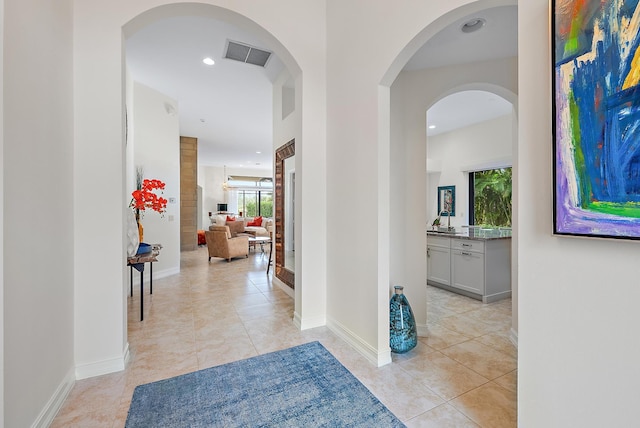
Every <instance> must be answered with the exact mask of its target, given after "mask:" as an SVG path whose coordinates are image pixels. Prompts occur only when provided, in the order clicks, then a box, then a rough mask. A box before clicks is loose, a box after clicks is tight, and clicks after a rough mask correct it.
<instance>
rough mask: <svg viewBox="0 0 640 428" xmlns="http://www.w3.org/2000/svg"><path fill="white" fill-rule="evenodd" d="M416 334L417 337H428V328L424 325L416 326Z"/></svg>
mask: <svg viewBox="0 0 640 428" xmlns="http://www.w3.org/2000/svg"><path fill="white" fill-rule="evenodd" d="M416 332H417V333H418V337H427V336H428V335H429V328H428V327H427V325H426V324H416Z"/></svg>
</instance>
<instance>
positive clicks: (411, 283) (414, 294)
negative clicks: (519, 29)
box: [380, 1, 518, 338]
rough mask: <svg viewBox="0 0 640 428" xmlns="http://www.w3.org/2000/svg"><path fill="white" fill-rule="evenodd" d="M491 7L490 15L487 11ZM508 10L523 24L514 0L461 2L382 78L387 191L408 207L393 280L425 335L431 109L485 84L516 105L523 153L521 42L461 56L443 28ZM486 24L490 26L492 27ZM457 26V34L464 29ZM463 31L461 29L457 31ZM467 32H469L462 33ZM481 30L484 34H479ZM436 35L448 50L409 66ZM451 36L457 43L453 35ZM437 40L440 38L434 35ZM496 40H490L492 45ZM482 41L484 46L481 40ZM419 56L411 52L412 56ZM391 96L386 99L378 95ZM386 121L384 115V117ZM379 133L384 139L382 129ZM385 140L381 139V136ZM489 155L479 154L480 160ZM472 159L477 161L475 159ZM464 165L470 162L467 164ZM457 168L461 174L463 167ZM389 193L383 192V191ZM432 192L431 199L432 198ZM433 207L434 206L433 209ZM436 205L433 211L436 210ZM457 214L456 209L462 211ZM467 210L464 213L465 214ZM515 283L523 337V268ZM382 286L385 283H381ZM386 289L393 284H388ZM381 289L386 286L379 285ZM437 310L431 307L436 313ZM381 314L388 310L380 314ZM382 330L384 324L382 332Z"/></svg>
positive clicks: (395, 229) (394, 250)
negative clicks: (505, 49) (490, 53)
mask: <svg viewBox="0 0 640 428" xmlns="http://www.w3.org/2000/svg"><path fill="white" fill-rule="evenodd" d="M485 13H486V14H487V16H486V17H485V15H484V14H485ZM496 13H497V14H507V15H509V16H510V20H511V22H510V23H509V25H510V26H511V30H513V29H514V28H515V26H516V25H517V5H516V3H515V2H513V1H478V2H474V3H472V4H468V5H465V6H463V7H460V8H458V9H455V10H453V11H451V12H449V13H447V14H445V15H443V16H441V17H439V18H438V19H437V20H435V21H434V22H432V23H431V24H429V25H428V26H427V27H426V28H425V29H424V30H423V31H422V32H420V34H419V35H418V36H416V37H415V38H414V39H413V40H412V41H411V42H410V43H409V44H407V46H406V47H405V49H404V50H403V51H402V52H401V54H400V55H399V56H398V57H397V58H396V61H394V64H393V65H392V67H390V68H389V70H388V71H387V73H386V74H385V76H384V77H383V79H382V81H381V87H380V89H381V93H383V94H385V95H384V96H385V97H386V96H387V93H386V86H387V85H388V86H389V95H388V96H389V98H390V102H389V105H390V110H391V114H390V116H391V120H389V119H386V122H387V123H390V128H389V133H388V135H390V137H389V142H388V144H389V148H390V157H389V171H390V173H389V175H390V178H389V188H391V189H393V191H392V192H390V195H389V196H386V197H388V198H389V201H390V202H389V205H390V206H392V207H403V209H404V212H403V216H402V219H403V221H402V222H401V223H402V224H400V222H393V221H391V222H390V228H389V234H390V243H391V251H390V255H389V260H390V262H389V263H390V278H389V279H390V281H389V285H391V284H403V285H405V294H406V295H407V297H408V299H409V301H410V302H411V305H412V307H413V308H414V312H415V313H416V321H417V325H418V333H419V335H422V336H426V335H427V334H428V332H429V329H428V325H427V323H428V321H430V315H429V312H428V308H427V298H426V292H425V284H426V281H427V268H426V246H427V245H426V244H427V242H426V241H427V238H426V236H425V234H419V233H416V231H420V230H424V229H426V227H427V226H430V225H431V222H430V221H429V220H431V221H432V220H433V218H430V217H433V215H432V214H433V213H431V212H430V211H429V212H428V209H431V208H430V207H429V206H430V205H431V204H434V203H437V202H434V201H435V200H433V199H434V198H435V197H436V195H435V194H434V195H431V196H430V195H429V193H428V189H429V187H428V181H429V179H428V177H427V175H428V174H427V172H428V171H427V170H428V169H429V166H428V165H427V159H428V157H427V150H428V149H427V145H428V138H427V111H428V110H429V108H430V107H431V106H433V105H434V104H435V103H437V102H438V101H439V100H441V99H443V98H445V97H446V96H448V95H451V94H454V93H458V92H462V91H470V90H481V91H486V92H490V93H493V94H495V95H497V96H499V97H501V98H504V99H505V100H507V101H508V102H509V103H511V104H512V106H513V108H512V114H511V115H510V117H511V118H512V119H509V120H508V121H509V123H510V125H507V126H508V127H509V129H508V130H507V131H506V132H507V134H508V136H507V138H509V141H510V142H511V143H512V149H513V159H515V158H516V156H515V154H516V153H517V95H516V94H517V43H515V42H514V44H515V46H516V52H514V53H513V54H511V55H504V56H501V57H497V58H496V57H480V56H479V57H474V59H473V61H467V58H457V59H456V58H455V52H456V49H455V45H447V46H444V47H443V46H440V45H441V44H442V43H444V42H443V40H444V39H443V35H446V34H449V33H451V34H454V33H455V32H458V33H459V32H460V30H461V28H462V26H464V24H465V23H466V22H467V21H469V20H471V19H477V18H482V19H485V18H486V19H487V20H488V19H490V17H491V16H492V14H496ZM487 27H488V26H487ZM458 33H455V34H458ZM456 37H458V36H456ZM459 37H460V38H461V39H462V38H463V37H464V36H463V35H460V36H459ZM478 37H479V36H478ZM433 40H440V42H439V43H438V48H439V49H442V50H446V52H445V53H446V55H447V56H450V57H445V56H444V55H445V53H442V56H440V54H439V53H438V49H432V50H431V55H432V56H431V57H429V58H427V62H429V61H433V66H424V67H411V66H407V64H412V63H413V64H415V63H416V60H415V58H413V57H414V54H416V53H417V52H420V51H421V49H422V47H423V46H425V47H426V48H427V49H428V47H429V44H430V43H431V42H432V41H433ZM448 40H449V42H451V43H453V42H452V41H451V39H448ZM434 44H435V42H434ZM491 47H492V46H485V49H486V48H491ZM478 48H479V47H478ZM412 58H413V59H412ZM380 102H381V103H385V99H384V98H380ZM381 121H382V122H384V121H385V118H383V117H381ZM380 138H381V139H383V140H384V139H386V138H387V137H386V135H385V134H384V133H382V134H381V137H380ZM381 144H382V142H381ZM481 162H483V160H480V159H478V161H477V163H481ZM471 163H473V162H471ZM513 166H514V169H515V171H514V177H516V176H517V165H515V164H514V165H513ZM465 167H468V165H466V166H465ZM458 174H462V173H461V172H460V171H458ZM384 196H385V195H383V197H384ZM427 198H431V199H432V200H430V203H428V202H427ZM434 210H435V209H431V211H434ZM434 212H435V211H434ZM456 214H458V213H456ZM465 214H466V213H465ZM517 215H518V212H517V179H516V180H515V183H514V210H513V218H514V224H513V227H514V228H517ZM511 247H512V259H513V265H514V266H516V265H517V252H516V248H517V245H516V242H515V240H514V242H512V245H511ZM511 280H512V289H513V308H512V311H513V327H514V328H513V330H512V331H511V336H512V338H515V337H517V333H516V331H517V309H516V308H517V272H516V270H515V267H514V268H513V269H512V272H511ZM381 286H382V285H381ZM384 291H385V292H388V291H389V290H387V289H385V290H384ZM380 292H381V293H382V290H380ZM436 315H437V314H432V316H436ZM381 318H382V315H381ZM381 333H382V331H381Z"/></svg>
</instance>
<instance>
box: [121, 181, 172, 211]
mask: <svg viewBox="0 0 640 428" xmlns="http://www.w3.org/2000/svg"><path fill="white" fill-rule="evenodd" d="M164 186H165V184H164V183H163V182H162V181H160V180H148V179H146V178H145V179H144V180H143V181H142V185H141V186H140V189H137V190H134V191H133V192H131V196H133V198H132V199H131V204H129V205H130V206H131V207H132V208H133V209H134V210H135V211H136V217H139V215H140V211H144V210H146V209H151V210H154V211H157V212H159V213H160V214H164V213H165V211H166V210H167V202H168V201H167V200H166V199H165V198H163V197H161V196H158V195H157V194H156V193H154V190H164ZM160 193H162V192H160Z"/></svg>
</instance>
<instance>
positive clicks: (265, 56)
mask: <svg viewBox="0 0 640 428" xmlns="http://www.w3.org/2000/svg"><path fill="white" fill-rule="evenodd" d="M224 57H225V58H229V59H234V60H236V61H240V62H244V63H246V64H253V65H259V66H260V67H265V66H266V65H267V62H269V58H271V52H269V51H265V50H262V49H258V48H256V47H254V46H249V45H246V44H244V43H240V42H232V41H231V40H227V46H226V49H225V53H224Z"/></svg>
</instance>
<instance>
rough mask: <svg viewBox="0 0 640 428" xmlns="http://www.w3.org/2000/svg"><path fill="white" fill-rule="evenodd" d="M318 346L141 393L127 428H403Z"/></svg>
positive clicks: (172, 381)
mask: <svg viewBox="0 0 640 428" xmlns="http://www.w3.org/2000/svg"><path fill="white" fill-rule="evenodd" d="M403 426H404V425H403V424H402V423H401V422H400V421H399V420H398V419H397V418H396V417H395V416H394V415H393V413H391V412H390V411H389V409H387V408H386V407H385V406H384V405H383V404H382V403H381V402H380V401H378V399H377V398H376V397H374V396H373V394H371V392H369V390H368V389H367V388H366V387H365V386H364V385H363V384H362V383H360V381H359V380H358V379H356V378H355V377H354V376H353V375H352V374H351V373H350V372H349V370H347V369H346V368H345V367H344V366H343V365H342V364H340V362H339V361H338V360H336V359H335V358H334V357H333V355H331V354H330V353H329V351H327V350H326V349H325V348H324V347H323V346H322V345H321V344H320V343H319V342H312V343H307V344H305V345H300V346H296V347H293V348H289V349H285V350H283V351H277V352H272V353H270V354H265V355H259V356H257V357H253V358H249V359H246V360H242V361H236V362H233V363H229V364H224V365H221V366H217V367H212V368H209V369H205V370H200V371H197V372H194V373H188V374H186V375H182V376H177V377H174V378H171V379H166V380H161V381H158V382H153V383H148V384H146V385H140V386H138V387H136V389H135V391H134V392H133V399H132V400H131V407H130V408H129V415H128V416H127V423H126V427H128V428H134V427H190V428H192V427H225V428H226V427H367V428H370V427H403Z"/></svg>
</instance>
